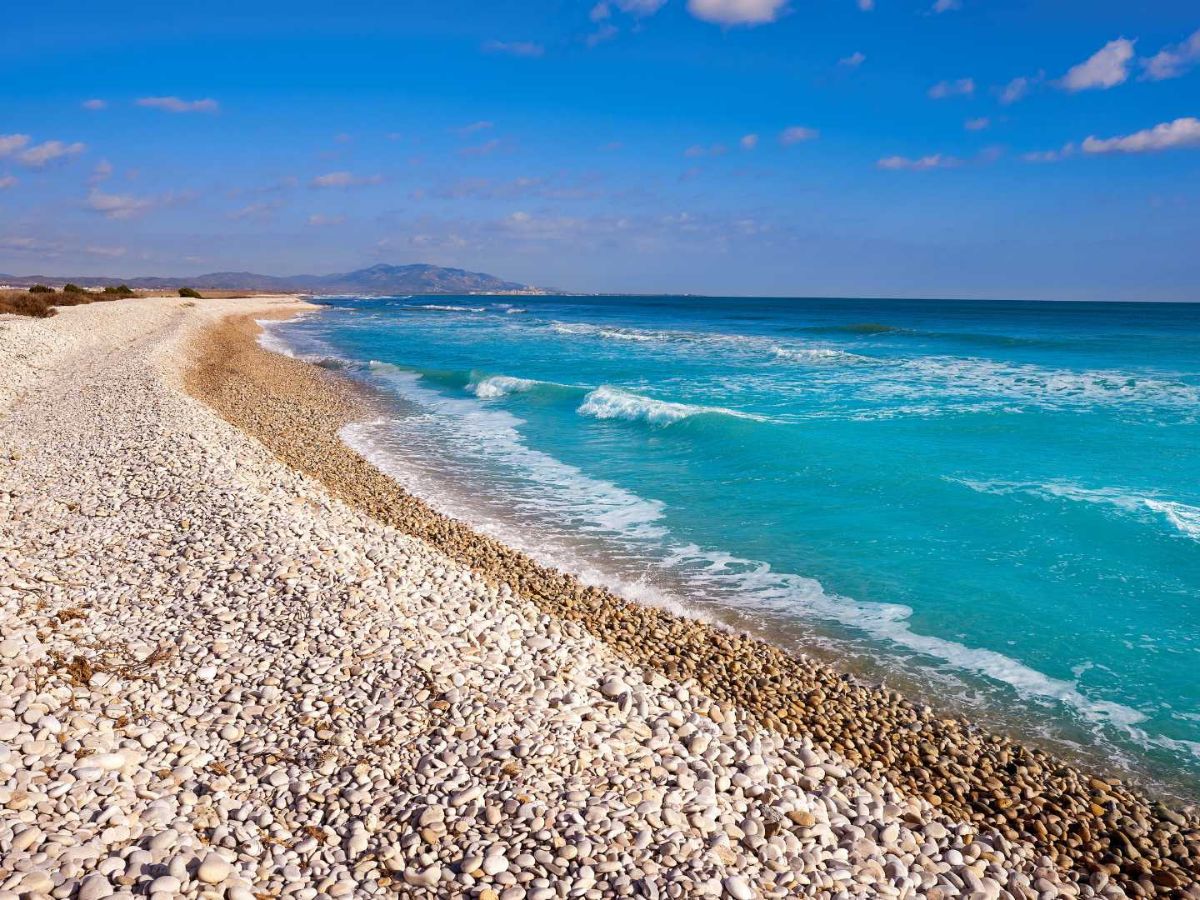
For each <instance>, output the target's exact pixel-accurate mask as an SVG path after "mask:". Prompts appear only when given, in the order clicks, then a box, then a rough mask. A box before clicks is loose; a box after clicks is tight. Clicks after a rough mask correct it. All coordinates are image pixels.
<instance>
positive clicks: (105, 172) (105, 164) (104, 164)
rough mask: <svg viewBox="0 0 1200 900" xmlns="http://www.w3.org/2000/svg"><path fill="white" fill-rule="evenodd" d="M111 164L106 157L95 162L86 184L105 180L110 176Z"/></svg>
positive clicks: (111, 171)
mask: <svg viewBox="0 0 1200 900" xmlns="http://www.w3.org/2000/svg"><path fill="white" fill-rule="evenodd" d="M112 173H113V166H112V163H110V162H109V161H108V160H107V159H102V160H100V162H98V163H96V167H95V168H94V169H92V175H91V177H90V178H89V179H88V184H100V182H102V181H107V180H108V179H109V178H110V177H112Z"/></svg>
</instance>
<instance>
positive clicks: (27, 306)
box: [0, 285, 247, 319]
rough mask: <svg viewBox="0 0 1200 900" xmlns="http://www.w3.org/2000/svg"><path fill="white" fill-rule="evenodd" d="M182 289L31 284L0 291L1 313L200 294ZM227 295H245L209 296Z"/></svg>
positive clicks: (44, 312)
mask: <svg viewBox="0 0 1200 900" xmlns="http://www.w3.org/2000/svg"><path fill="white" fill-rule="evenodd" d="M184 290H189V291H190V292H189V293H187V294H184V293H183V291H182V290H181V291H180V292H178V293H176V292H175V291H158V290H142V291H135V290H130V289H129V288H127V287H108V288H105V289H104V290H103V291H89V290H85V289H83V288H80V287H75V286H74V285H67V287H65V288H63V289H62V290H54V289H52V288H46V287H43V286H42V285H34V286H33V287H32V288H30V289H28V290H9V291H0V314H3V313H11V314H13V315H18V316H33V317H35V318H39V319H45V318H49V317H50V316H52V315H54V313H55V307H59V306H81V305H83V304H85V303H103V302H106V301H109V300H121V299H124V298H126V297H175V296H186V297H191V296H196V297H197V298H199V297H200V295H199V294H198V293H196V292H195V291H191V290H190V289H186V288H185V289H184ZM226 295H227V296H230V297H238V296H247V295H246V294H245V293H237V292H235V291H225V292H219V293H216V294H213V295H211V296H226Z"/></svg>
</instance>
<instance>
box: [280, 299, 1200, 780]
mask: <svg viewBox="0 0 1200 900" xmlns="http://www.w3.org/2000/svg"><path fill="white" fill-rule="evenodd" d="M317 302H318V303H319V304H320V306H321V309H320V310H319V311H318V312H315V313H312V314H309V315H305V316H302V317H300V318H298V319H295V320H292V321H290V322H286V323H274V324H269V325H268V326H267V330H266V332H265V333H264V338H263V340H264V343H266V344H267V345H268V346H270V347H272V348H274V349H279V350H282V351H284V352H288V353H291V354H292V355H295V356H298V357H302V358H306V359H309V360H312V361H314V362H317V363H318V364H321V365H325V366H329V367H331V368H336V369H338V370H339V371H342V372H344V373H345V374H347V375H349V376H350V377H353V378H356V379H359V380H361V381H362V382H364V383H365V384H367V385H369V386H370V387H371V388H372V389H373V390H374V391H375V393H376V395H377V396H378V397H379V398H380V401H381V402H380V404H379V409H380V410H381V412H380V413H379V414H378V415H377V416H375V417H373V418H371V419H369V420H367V421H362V422H356V423H353V424H351V425H349V426H348V427H346V428H345V429H344V431H343V438H344V440H345V441H346V442H347V443H348V444H349V445H350V446H352V447H353V448H355V449H356V450H358V451H360V452H361V453H362V454H364V455H365V456H366V457H367V458H368V459H370V460H371V461H372V462H373V463H375V464H376V465H377V466H378V467H379V468H381V469H382V470H384V471H385V472H387V473H388V474H390V475H391V476H393V477H394V478H396V479H397V480H399V481H400V482H402V483H403V484H404V485H405V486H407V487H408V488H409V489H411V490H412V491H413V492H415V493H417V494H418V495H420V496H422V497H424V498H425V499H426V500H428V501H429V502H430V503H431V504H432V505H434V506H435V507H437V508H439V509H441V510H443V511H444V512H447V513H449V514H451V515H453V516H455V517H458V518H460V519H462V520H464V521H466V522H468V523H470V524H472V525H473V526H475V527H476V528H477V529H479V530H481V531H485V532H487V533H489V534H492V535H495V536H497V537H499V538H501V539H502V540H504V541H505V542H507V543H509V544H510V545H511V546H515V547H517V548H520V549H523V550H525V551H527V552H528V553H530V554H532V555H533V556H534V557H536V558H537V559H539V560H540V561H543V562H547V563H550V564H553V565H555V566H558V567H560V568H563V569H566V570H570V571H572V572H574V573H576V574H577V575H579V576H580V577H581V578H583V579H584V580H586V581H589V582H592V583H602V584H605V585H607V586H609V587H611V588H612V589H613V590H614V591H616V592H617V593H619V594H621V595H623V596H626V597H628V598H630V599H633V600H636V601H638V602H643V603H650V604H656V605H661V606H666V607H669V608H671V609H674V610H676V611H679V612H682V613H684V614H687V615H692V616H697V617H700V618H704V619H708V620H711V621H714V622H718V623H725V624H729V625H732V626H734V627H738V628H742V629H747V630H751V631H753V632H754V633H756V634H759V635H760V636H763V637H764V638H766V639H768V640H772V641H774V642H776V643H779V644H781V645H783V646H785V647H786V648H788V649H792V650H796V651H799V652H806V653H810V654H813V655H816V656H818V657H827V658H833V659H836V660H837V661H838V662H839V664H840V665H843V666H844V667H846V668H849V669H851V670H854V671H857V672H860V673H862V674H863V675H864V676H866V677H869V678H872V679H873V680H875V681H881V682H883V683H885V684H888V685H892V686H897V687H899V688H901V689H903V690H904V691H906V692H909V693H910V694H912V695H913V696H914V698H915V699H917V700H918V701H919V702H923V703H930V704H932V705H934V706H935V707H936V708H939V709H942V710H945V711H946V712H947V713H963V714H966V715H968V716H969V717H970V718H972V719H974V720H976V721H980V722H981V723H983V724H984V725H985V726H986V727H989V728H992V729H994V730H1001V731H1004V732H1005V733H1009V734H1012V735H1015V736H1017V737H1019V738H1021V739H1024V740H1028V741H1031V742H1034V743H1038V744H1040V745H1043V746H1048V747H1050V748H1051V749H1053V750H1055V751H1056V752H1059V753H1062V754H1065V755H1067V756H1069V757H1071V758H1074V759H1077V760H1078V761H1080V762H1082V763H1083V764H1085V765H1090V766H1093V767H1094V768H1100V769H1103V770H1105V771H1110V772H1111V771H1114V770H1115V771H1117V773H1118V774H1120V775H1123V776H1124V777H1127V778H1130V779H1132V780H1134V781H1136V782H1139V783H1143V784H1144V785H1146V786H1148V787H1151V788H1153V789H1155V790H1158V791H1160V792H1161V793H1164V794H1169V795H1171V796H1173V797H1183V798H1186V799H1189V800H1193V801H1195V800H1197V799H1200V304H1150V303H1051V302H1001V301H949V300H918V299H913V300H890V299H889V300H876V299H825V298H803V299H779V298H766V299H756V298H719V297H692V296H518V297H514V296H509V297H501V296H474V295H473V296H462V297H436V298H430V297H371V298H366V297H330V298H321V299H319V300H318V301H317Z"/></svg>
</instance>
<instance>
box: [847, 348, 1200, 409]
mask: <svg viewBox="0 0 1200 900" xmlns="http://www.w3.org/2000/svg"><path fill="white" fill-rule="evenodd" d="M868 396H870V397H873V398H875V399H903V400H912V399H914V398H932V399H936V400H938V401H944V400H946V399H947V398H955V397H967V398H986V399H989V400H993V401H1005V402H1014V401H1015V402H1019V403H1030V404H1033V405H1036V406H1041V407H1044V408H1049V409H1060V408H1069V407H1080V406H1084V407H1091V406H1097V405H1102V406H1131V405H1146V404H1157V405H1162V406H1170V407H1174V408H1186V409H1189V410H1194V409H1195V407H1197V406H1198V405H1200V388H1198V387H1196V386H1194V385H1190V384H1186V383H1184V382H1181V381H1173V380H1168V379H1167V378H1163V377H1160V376H1152V375H1146V374H1140V373H1134V372H1122V371H1116V370H1102V369H1090V370H1080V371H1075V370H1071V369H1056V368H1049V367H1046V366H1038V365H1032V364H1023V363H1007V362H1000V361H996V360H991V359H986V358H982V357H951V356H922V357H918V358H916V359H911V360H905V361H904V362H901V363H899V364H898V365H897V366H895V368H894V370H893V371H891V372H889V373H887V374H886V375H885V376H884V377H879V378H876V379H874V380H873V381H872V383H870V384H869V385H868Z"/></svg>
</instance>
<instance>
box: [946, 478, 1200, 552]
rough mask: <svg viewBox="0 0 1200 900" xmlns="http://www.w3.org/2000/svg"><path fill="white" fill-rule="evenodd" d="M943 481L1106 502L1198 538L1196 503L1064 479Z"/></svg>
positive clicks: (1001, 491)
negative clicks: (1164, 523)
mask: <svg viewBox="0 0 1200 900" xmlns="http://www.w3.org/2000/svg"><path fill="white" fill-rule="evenodd" d="M946 480H947V481H951V482H954V483H956V484H961V485H963V486H965V487H969V488H970V489H971V490H973V491H976V492H978V493H981V494H997V495H1001V496H1003V495H1008V494H1028V495H1030V496H1033V497H1040V498H1042V499H1044V500H1070V501H1073V502H1076V503H1092V504H1098V505H1102V506H1110V507H1113V508H1115V509H1119V510H1122V511H1124V512H1126V513H1130V514H1132V515H1136V516H1138V517H1139V518H1149V517H1148V516H1147V515H1146V514H1147V513H1150V514H1152V516H1153V518H1156V519H1159V520H1166V522H1167V523H1168V524H1169V525H1170V526H1171V527H1172V528H1174V529H1175V530H1176V531H1178V532H1179V533H1180V534H1182V535H1184V536H1185V537H1188V538H1191V539H1192V540H1194V541H1200V506H1190V505H1188V504H1186V503H1179V502H1177V501H1174V500H1164V499H1162V498H1161V497H1154V496H1148V495H1145V494H1141V493H1138V492H1136V491H1128V490H1122V489H1121V488H1085V487H1081V486H1080V485H1077V484H1072V483H1071V482H1066V481H1051V482H1045V483H1043V482H1036V481H1028V482H1026V481H979V480H974V479H970V478H947V479H946Z"/></svg>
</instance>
